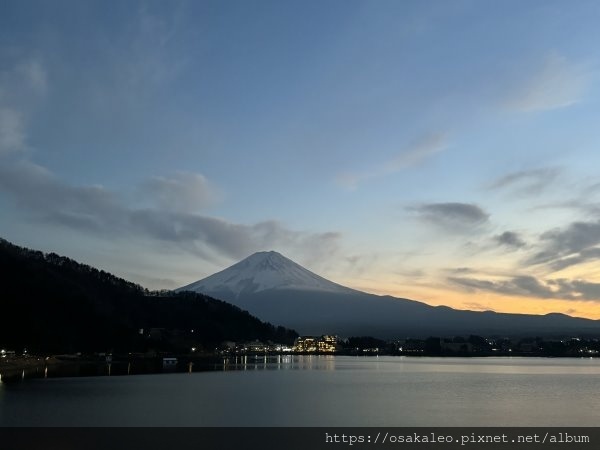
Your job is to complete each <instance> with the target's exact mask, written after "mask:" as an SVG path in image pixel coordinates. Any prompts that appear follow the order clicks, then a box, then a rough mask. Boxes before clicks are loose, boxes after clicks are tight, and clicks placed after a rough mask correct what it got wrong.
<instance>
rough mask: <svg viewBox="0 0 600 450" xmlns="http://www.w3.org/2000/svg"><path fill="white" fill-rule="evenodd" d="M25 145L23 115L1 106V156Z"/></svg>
mask: <svg viewBox="0 0 600 450" xmlns="http://www.w3.org/2000/svg"><path fill="white" fill-rule="evenodd" d="M24 147H25V128H24V125H23V117H22V115H21V114H20V113H18V112H17V111H15V110H13V109H11V108H0V156H1V155H5V154H8V153H12V152H16V151H19V150H22V149H23V148H24Z"/></svg>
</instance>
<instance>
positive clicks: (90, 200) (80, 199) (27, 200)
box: [0, 161, 341, 262]
mask: <svg viewBox="0 0 600 450" xmlns="http://www.w3.org/2000/svg"><path fill="white" fill-rule="evenodd" d="M186 182H187V184H186ZM205 184H206V179H205V178H204V177H203V176H202V175H194V174H189V173H186V174H183V175H182V174H179V176H178V177H175V178H164V177H163V178H160V177H159V178H158V182H157V179H152V180H149V181H148V182H147V183H145V184H143V186H144V185H145V186H146V187H145V189H146V192H147V194H148V195H150V194H151V193H154V194H156V195H157V198H156V199H155V201H154V202H153V204H154V205H156V206H154V207H148V208H140V207H137V206H131V205H129V204H127V202H126V201H125V197H126V196H125V195H123V194H119V193H117V192H112V191H110V190H108V189H106V188H104V187H102V186H76V185H71V184H68V183H65V182H64V181H62V180H60V179H58V178H57V177H56V176H55V175H54V174H52V173H51V172H50V171H48V170H47V169H45V168H44V167H42V166H39V165H36V164H34V163H31V162H27V161H19V162H16V163H6V164H3V165H0V192H2V193H4V194H5V195H8V196H10V197H11V198H12V199H13V200H14V202H15V204H16V206H17V207H18V208H19V210H20V211H21V212H22V213H25V214H27V215H28V216H29V217H30V218H32V219H33V220H36V221H38V222H41V223H44V224H47V225H58V226H62V227H67V228H70V229H73V230H77V231H80V232H84V233H90V234H95V235H102V236H110V237H121V238H133V239H135V238H139V237H144V238H150V239H154V240H158V241H162V242H166V243H171V244H172V245H173V246H175V247H176V248H178V249H179V250H180V251H184V252H188V253H195V254H199V255H202V256H206V255H210V254H219V255H222V256H226V257H228V258H235V259H239V258H241V257H244V256H247V255H248V254H250V253H253V252H255V251H259V250H265V249H282V250H284V251H290V252H293V253H294V255H299V258H300V259H301V260H302V261H304V262H306V261H318V260H319V259H322V258H325V257H327V256H329V255H331V254H333V253H334V252H335V251H336V250H337V245H338V242H339V240H340V238H341V234H340V233H338V232H334V231H329V232H322V233H314V232H306V231H297V230H292V229H290V228H288V227H286V226H285V225H284V224H282V223H280V222H278V221H276V220H265V221H262V222H258V223H255V224H241V223H234V222H230V221H227V220H225V219H222V218H218V217H211V216H207V215H201V214H197V213H196V212H195V209H193V210H191V211H184V210H183V207H184V206H186V205H188V206H192V207H195V206H197V204H196V203H195V200H196V198H197V197H199V198H200V199H203V197H204V195H205V193H203V192H200V193H198V192H197V189H198V188H200V189H202V188H203V187H204V186H205ZM148 185H150V186H152V188H151V189H148ZM177 192H183V193H186V192H187V193H188V194H189V195H188V198H187V199H185V201H182V202H181V203H180V204H179V205H177V208H175V209H172V208H161V207H160V205H164V202H165V201H167V200H168V199H170V198H171V196H172V195H175V194H176V193H177Z"/></svg>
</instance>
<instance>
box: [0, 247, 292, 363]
mask: <svg viewBox="0 0 600 450" xmlns="http://www.w3.org/2000/svg"><path fill="white" fill-rule="evenodd" d="M0 273H2V291H1V295H0V317H1V318H0V346H1V347H2V348H6V347H8V348H11V349H15V350H21V349H22V348H24V347H26V348H28V349H29V350H30V351H37V352H73V351H106V350H109V349H115V350H120V351H134V350H135V351H145V350H146V349H148V348H149V347H154V348H161V349H165V350H177V348H176V347H177V345H178V344H176V343H173V342H168V339H167V340H163V342H150V341H148V339H147V336H141V335H140V334H139V329H142V328H143V329H145V330H148V329H150V328H162V329H164V330H165V331H166V332H167V334H168V333H169V331H170V330H172V331H173V332H174V333H175V334H177V335H178V339H179V341H181V342H182V343H184V344H185V346H186V349H188V350H189V347H188V344H190V346H191V345H212V344H214V343H220V342H221V341H223V340H234V341H238V340H251V339H261V340H273V341H278V342H290V341H293V339H294V337H295V333H294V332H292V331H291V330H286V329H284V328H282V327H279V328H275V327H274V326H272V325H270V324H268V323H264V322H262V321H261V320H259V319H257V318H256V317H253V316H251V315H250V314H248V313H247V312H245V311H242V310H241V309H239V308H238V307H236V306H233V305H230V304H227V303H225V302H223V301H220V300H215V299H213V298H210V297H207V296H205V295H201V294H191V293H181V294H168V295H166V296H159V295H158V294H157V293H151V292H148V291H147V290H145V289H143V288H142V287H141V286H138V285H136V284H134V283H130V282H128V281H125V280H123V279H120V278H117V277H115V276H113V275H111V274H109V273H107V272H104V271H101V270H97V269H95V268H93V267H90V266H87V265H84V264H79V263H77V262H76V261H73V260H72V259H69V258H65V257H62V256H59V255H56V254H53V253H51V254H43V253H42V252H39V251H33V250H29V249H26V248H22V247H17V246H15V245H12V244H10V243H9V242H8V241H5V240H3V239H0ZM192 329H194V332H193V333H191V330H192Z"/></svg>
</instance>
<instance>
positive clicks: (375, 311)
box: [179, 252, 600, 338]
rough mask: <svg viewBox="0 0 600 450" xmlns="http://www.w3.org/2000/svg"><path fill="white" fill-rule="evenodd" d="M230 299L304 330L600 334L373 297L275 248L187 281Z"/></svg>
mask: <svg viewBox="0 0 600 450" xmlns="http://www.w3.org/2000/svg"><path fill="white" fill-rule="evenodd" d="M184 290H191V291H194V292H202V293H204V294H207V295H210V296H213V297H216V298H221V299H223V300H226V301H229V302H231V303H233V304H235V305H237V306H239V307H241V308H243V309H245V310H248V311H249V312H250V313H252V314H255V315H256V316H257V317H261V318H262V319H264V320H268V321H270V322H275V323H281V324H283V325H285V326H287V327H291V328H294V329H295V330H297V331H298V332H300V333H301V334H317V335H318V334H338V335H340V336H346V337H347V336H360V335H371V336H376V337H379V338H401V337H407V336H413V337H427V336H431V335H443V336H450V335H465V334H483V335H507V336H508V335H534V336H535V335H539V336H558V335H569V334H578V335H600V322H599V321H593V320H587V319H580V318H574V317H569V316H565V315H562V314H548V315H545V316H537V315H526V314H502V313H495V312H490V311H486V312H479V311H463V310H455V309H452V308H449V307H445V306H440V307H433V306H429V305H426V304H424V303H421V302H417V301H414V300H408V299H401V298H395V297H391V296H378V295H373V294H367V293H365V292H360V291H357V290H353V289H350V288H347V287H344V286H341V285H339V284H336V283H333V282H331V281H328V280H326V279H324V278H322V277H320V276H319V275H316V274H314V273H312V272H310V271H308V270H307V269H304V268H303V267H301V266H300V265H298V264H296V263H295V262H293V261H291V260H289V259H288V258H285V257H284V256H282V255H280V254H279V253H276V252H260V253H255V254H253V255H251V256H249V257H248V258H246V259H244V260H242V261H240V262H239V263H237V264H234V265H233V266H231V267H229V268H227V269H225V270H222V271H221V272H218V273H216V274H214V275H211V276H209V277H207V278H204V279H202V280H199V281H197V282H195V283H192V284H190V285H187V286H184V287H182V288H180V289H179V291H184Z"/></svg>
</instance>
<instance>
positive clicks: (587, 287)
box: [448, 275, 600, 301]
mask: <svg viewBox="0 0 600 450" xmlns="http://www.w3.org/2000/svg"><path fill="white" fill-rule="evenodd" d="M448 281H449V282H450V283H452V284H454V285H457V286H460V287H462V288H464V289H466V290H467V291H469V292H476V291H488V292H494V293H497V294H501V295H508V296H519V297H535V298H541V299H561V300H584V301H600V283H592V282H589V281H585V280H567V279H564V278H559V279H554V280H548V281H546V282H542V281H540V280H538V279H537V278H535V277H532V276H528V275H522V276H516V277H512V278H508V279H504V280H482V279H476V278H463V277H449V278H448Z"/></svg>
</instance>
